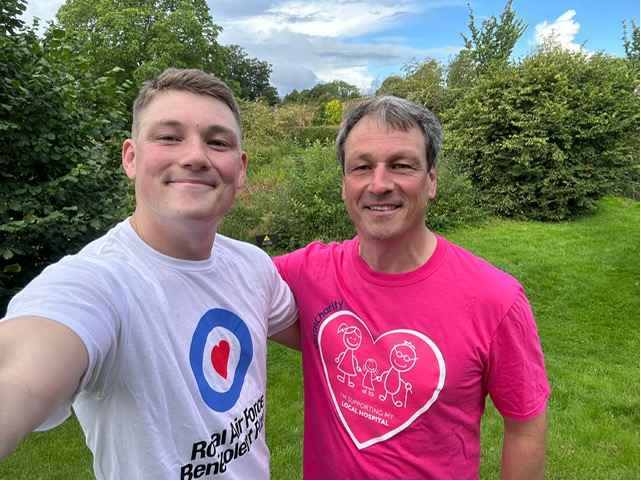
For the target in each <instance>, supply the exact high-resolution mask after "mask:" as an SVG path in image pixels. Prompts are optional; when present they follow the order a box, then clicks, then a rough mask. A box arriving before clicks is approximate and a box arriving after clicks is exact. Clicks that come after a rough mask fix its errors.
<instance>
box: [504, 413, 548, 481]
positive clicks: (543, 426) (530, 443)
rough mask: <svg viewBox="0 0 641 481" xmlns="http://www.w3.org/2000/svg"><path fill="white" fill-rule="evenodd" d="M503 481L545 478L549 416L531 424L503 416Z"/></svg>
mask: <svg viewBox="0 0 641 481" xmlns="http://www.w3.org/2000/svg"><path fill="white" fill-rule="evenodd" d="M503 420H504V423H505V431H504V437H503V457H502V460H501V478H502V479H543V477H544V474H545V456H546V450H547V413H546V411H543V412H542V413H541V414H539V415H538V416H536V417H535V418H532V419H530V420H528V421H516V420H514V419H510V418H507V417H503Z"/></svg>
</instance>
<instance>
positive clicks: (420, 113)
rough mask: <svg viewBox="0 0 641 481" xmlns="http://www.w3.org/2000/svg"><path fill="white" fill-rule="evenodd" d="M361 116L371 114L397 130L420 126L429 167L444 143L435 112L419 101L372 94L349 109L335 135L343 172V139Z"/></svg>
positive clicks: (345, 139)
mask: <svg viewBox="0 0 641 481" xmlns="http://www.w3.org/2000/svg"><path fill="white" fill-rule="evenodd" d="M364 117H372V118H373V119H374V120H377V121H379V122H381V124H382V125H387V126H388V127H392V128H394V129H397V130H402V131H404V132H407V131H409V130H411V129H412V128H413V127H419V128H420V129H421V131H422V132H423V137H424V138H425V157H426V160H427V170H428V171H429V170H430V169H431V168H432V167H433V166H434V165H436V162H437V161H438V157H439V154H440V153H441V147H442V146H443V139H442V129H441V124H440V123H439V121H438V119H437V118H436V116H435V115H434V114H433V113H432V112H431V111H430V110H429V109H428V108H427V107H424V106H422V105H419V104H416V103H414V102H410V101H409V100H404V99H400V98H398V97H392V96H383V97H374V98H372V99H370V100H368V101H366V102H364V103H362V104H359V105H357V106H356V107H354V108H353V109H352V110H350V111H349V112H348V114H347V117H345V120H343V123H342V124H341V128H340V130H339V131H338V136H337V137H336V157H337V158H338V163H339V164H340V165H341V168H342V169H343V173H345V143H346V142H347V137H348V136H349V133H350V132H351V131H352V129H353V128H354V126H355V125H356V124H357V123H358V121H359V120H361V119H362V118H364Z"/></svg>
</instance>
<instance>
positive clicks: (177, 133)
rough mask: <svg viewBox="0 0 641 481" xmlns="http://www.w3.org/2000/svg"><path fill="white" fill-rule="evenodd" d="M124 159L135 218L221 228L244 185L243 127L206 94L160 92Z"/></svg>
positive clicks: (141, 119)
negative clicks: (133, 195)
mask: <svg viewBox="0 0 641 481" xmlns="http://www.w3.org/2000/svg"><path fill="white" fill-rule="evenodd" d="M122 156H123V165H124V167H125V171H126V172H127V175H128V177H129V178H131V179H135V181H136V202H137V208H136V215H137V216H143V217H145V216H146V217H147V218H148V219H153V220H154V221H155V222H166V221H169V222H171V221H180V222H183V221H204V222H215V225H217V223H218V221H220V218H222V216H223V215H224V214H225V213H226V212H227V211H228V210H229V209H230V208H231V205H232V203H233V201H234V197H235V195H236V192H237V190H238V189H239V188H240V187H242V186H243V185H244V183H245V173H246V168H247V155H246V154H245V152H243V151H242V146H241V135H240V128H239V126H238V124H237V122H236V119H235V117H234V115H233V113H232V111H231V110H230V109H229V107H228V106H227V105H226V104H225V103H224V102H222V101H220V100H217V99H214V98H213V97H210V96H207V95H197V94H194V93H191V92H183V91H166V92H159V93H158V94H157V95H156V97H155V98H154V99H153V100H152V101H151V103H150V104H149V105H148V106H147V107H146V108H145V110H144V111H143V112H142V115H141V118H140V122H139V129H138V134H137V136H136V138H135V139H130V140H127V141H126V142H125V144H124V146H123V153H122Z"/></svg>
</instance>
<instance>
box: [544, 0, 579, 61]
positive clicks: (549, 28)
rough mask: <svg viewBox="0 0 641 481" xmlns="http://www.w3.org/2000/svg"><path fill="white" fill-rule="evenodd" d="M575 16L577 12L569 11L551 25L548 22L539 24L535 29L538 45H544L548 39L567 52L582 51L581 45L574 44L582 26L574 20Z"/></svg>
mask: <svg viewBox="0 0 641 481" xmlns="http://www.w3.org/2000/svg"><path fill="white" fill-rule="evenodd" d="M575 15H576V10H568V11H567V12H565V13H564V14H563V15H561V16H560V17H559V18H557V19H556V20H555V21H554V22H553V23H551V24H548V23H547V22H542V23H539V24H538V25H537V26H536V27H535V28H534V30H535V33H534V38H535V42H536V44H537V45H538V44H542V43H543V42H544V41H545V40H546V39H550V38H552V39H554V41H555V42H556V43H558V44H560V45H561V46H563V48H565V49H567V50H570V51H572V52H578V51H579V50H581V45H579V44H578V43H574V39H575V38H576V35H577V34H578V33H579V29H580V28H581V25H580V24H579V23H578V22H576V21H575V20H574V16H575Z"/></svg>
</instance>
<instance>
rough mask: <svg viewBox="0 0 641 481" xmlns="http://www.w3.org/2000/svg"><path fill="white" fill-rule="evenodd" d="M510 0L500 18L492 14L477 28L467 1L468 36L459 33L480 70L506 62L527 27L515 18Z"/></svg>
mask: <svg viewBox="0 0 641 481" xmlns="http://www.w3.org/2000/svg"><path fill="white" fill-rule="evenodd" d="M512 1H513V0H508V2H507V4H506V5H505V9H504V10H503V13H501V16H500V20H497V19H496V16H495V15H492V16H491V17H490V18H489V19H486V20H483V23H482V26H481V28H480V29H478V28H477V27H476V25H475V19H474V11H473V10H472V7H471V5H470V4H469V3H468V8H469V10H470V24H469V27H470V33H471V36H470V38H468V37H466V36H465V35H463V34H461V36H462V37H463V40H464V41H465V48H466V49H467V50H469V51H470V52H471V54H472V59H473V61H474V63H475V64H476V66H477V68H478V69H480V71H481V72H484V71H486V70H487V69H488V68H489V67H490V66H491V65H492V64H494V63H497V62H498V63H506V62H508V61H509V59H510V55H512V51H513V50H514V46H515V45H516V42H517V41H518V39H519V38H521V35H523V33H524V32H525V30H526V29H527V24H525V23H524V22H523V20H521V19H516V12H515V11H514V10H512Z"/></svg>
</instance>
